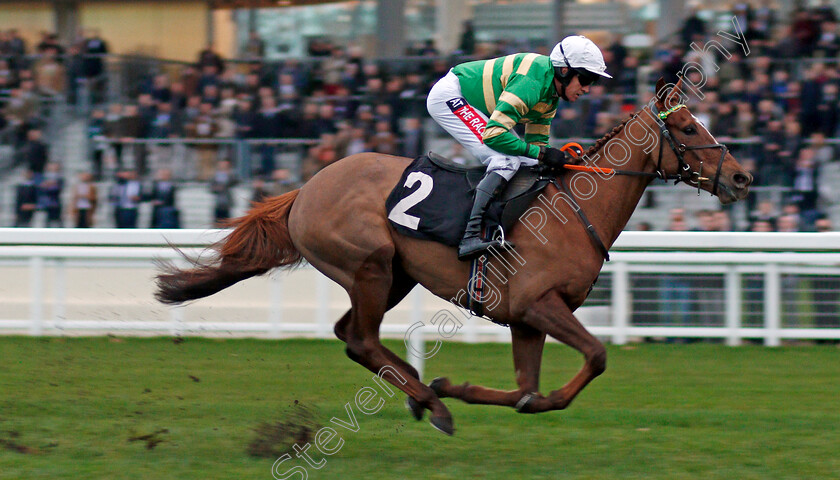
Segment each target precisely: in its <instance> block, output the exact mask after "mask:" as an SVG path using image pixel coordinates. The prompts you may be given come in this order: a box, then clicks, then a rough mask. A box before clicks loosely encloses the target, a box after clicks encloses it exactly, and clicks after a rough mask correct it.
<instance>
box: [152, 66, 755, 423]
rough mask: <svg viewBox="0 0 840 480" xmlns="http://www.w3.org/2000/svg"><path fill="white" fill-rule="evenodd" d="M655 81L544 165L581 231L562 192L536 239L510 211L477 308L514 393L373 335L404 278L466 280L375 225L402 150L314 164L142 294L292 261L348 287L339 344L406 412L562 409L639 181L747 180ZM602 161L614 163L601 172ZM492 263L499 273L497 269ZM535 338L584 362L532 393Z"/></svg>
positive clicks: (184, 296)
mask: <svg viewBox="0 0 840 480" xmlns="http://www.w3.org/2000/svg"><path fill="white" fill-rule="evenodd" d="M656 91H657V94H656V96H655V97H654V98H653V99H652V101H651V103H650V104H649V105H647V106H645V107H644V108H642V109H641V110H640V111H639V112H637V113H636V114H635V115H633V116H632V117H631V118H630V119H628V120H626V121H625V122H624V123H622V124H621V125H619V126H618V127H616V128H615V129H613V131H612V132H611V133H609V134H607V135H606V136H605V137H604V138H602V139H600V140H599V141H598V142H596V144H595V145H594V146H593V147H592V148H590V149H589V151H588V152H587V154H586V155H585V156H584V159H585V160H586V161H587V162H588V165H589V166H588V167H583V170H589V171H586V172H578V173H574V175H573V176H572V174H571V172H568V173H566V174H565V175H563V174H559V173H558V174H557V175H556V179H555V183H553V184H549V185H548V186H547V187H546V189H545V190H544V191H543V195H544V196H546V197H549V198H555V196H556V195H557V194H558V192H560V190H559V189H558V188H557V187H558V186H561V185H572V190H573V191H574V190H575V188H574V184H575V183H576V177H580V176H583V177H586V180H585V181H583V183H586V184H587V185H590V187H589V188H590V190H591V192H584V194H581V193H580V192H578V194H577V197H576V198H577V203H578V205H579V206H580V208H581V209H582V210H583V211H585V212H586V215H587V216H588V219H589V221H590V223H591V225H593V226H594V231H595V233H594V234H590V233H588V232H587V229H585V228H584V227H583V226H582V224H581V223H580V222H578V221H577V220H575V219H574V217H575V212H574V210H573V209H572V207H570V206H569V204H568V203H567V202H553V205H554V207H555V208H556V209H557V213H559V214H562V216H564V217H566V218H570V219H571V221H568V222H552V221H549V222H547V223H546V224H545V225H544V226H543V227H542V229H541V231H540V233H541V236H542V238H539V237H540V236H538V235H535V234H534V233H533V232H532V231H530V230H529V229H528V228H526V226H523V224H522V222H517V224H516V225H515V226H514V227H513V228H512V229H511V230H510V231H509V232H508V235H507V236H508V238H509V239H510V240H511V241H512V242H513V243H514V244H515V245H516V252H517V254H518V256H520V257H521V258H523V259H524V260H525V261H526V263H525V265H524V266H522V267H521V268H520V269H519V270H518V272H517V273H516V274H515V275H509V276H508V278H506V282H505V283H503V284H500V285H499V291H498V292H497V293H498V299H499V302H498V304H497V305H495V307H494V308H493V309H492V311H490V312H488V313H487V316H489V317H490V318H492V319H493V320H494V321H497V322H500V323H505V324H508V325H510V330H511V338H512V350H513V361H514V367H515V370H516V383H517V385H518V388H516V389H515V390H507V391H506V390H496V389H491V388H487V387H482V386H479V385H470V384H468V383H465V384H461V385H456V384H453V383H450V382H449V381H448V380H447V379H445V378H441V379H436V380H435V381H433V382H432V384H431V385H429V386H427V385H425V384H423V383H422V382H421V381H420V380H419V378H418V377H419V376H418V374H417V371H416V370H415V369H414V368H413V367H411V366H410V365H409V364H408V363H407V362H405V361H404V360H402V359H401V358H400V357H398V356H397V355H396V354H395V353H393V352H392V351H390V350H389V349H387V348H385V347H384V346H383V345H382V343H380V338H379V326H380V324H381V322H382V318H383V315H384V314H385V312H386V311H388V310H389V309H390V308H392V307H393V306H394V305H396V304H397V303H399V302H400V300H401V299H403V298H404V297H405V296H406V295H407V294H408V292H409V291H411V289H412V288H414V286H415V285H417V284H418V283H419V284H420V285H422V286H424V287H425V288H427V289H429V290H430V291H431V292H432V293H434V294H435V295H438V296H440V297H442V298H444V299H451V298H456V297H458V298H461V297H462V296H461V295H459V294H458V293H459V292H460V291H461V290H462V289H463V288H464V287H465V286H466V285H467V282H468V277H469V264H468V263H467V262H462V261H459V260H458V258H457V255H456V251H455V249H454V248H451V247H447V246H445V245H442V244H439V243H435V242H430V241H425V240H420V239H416V238H411V237H408V236H404V235H400V234H398V233H397V232H396V231H395V230H394V228H393V227H392V226H391V225H390V224H389V221H388V219H387V212H386V211H385V200H386V198H387V197H388V195H389V193H390V192H391V189H392V188H393V187H394V186H395V185H396V184H397V182H398V181H399V180H400V176H401V175H402V173H403V170H404V169H405V168H406V166H407V165H408V164H409V163H410V162H411V159H408V158H400V157H393V156H388V155H383V154H377V153H362V154H357V155H352V156H350V157H347V158H344V159H342V160H340V161H338V162H335V163H334V164H332V165H330V166H328V167H326V168H324V169H323V170H321V171H320V172H318V174H317V175H315V176H314V177H313V178H312V179H311V180H310V181H309V182H308V183H306V185H304V186H303V188H301V189H300V190H296V191H293V192H290V193H287V194H285V195H281V196H279V197H275V198H271V199H268V200H265V201H263V202H262V203H259V204H257V205H255V206H254V207H253V208H252V209H251V210H250V211H249V213H248V214H246V215H245V216H243V217H241V218H238V219H236V220H234V221H233V222H232V226H233V227H234V229H233V231H232V232H231V233H230V234H229V235H228V236H227V237H226V238H225V239H224V240H222V241H220V242H219V243H218V244H217V245H215V250H216V252H217V255H216V256H215V257H214V258H213V259H212V260H210V261H205V262H203V263H201V264H198V263H196V264H195V265H194V266H193V267H192V268H187V269H178V268H176V267H174V266H173V265H167V266H166V267H165V271H163V272H162V273H160V274H159V276H158V291H157V294H156V296H157V298H158V299H159V300H160V301H162V302H164V303H169V304H178V303H181V302H185V301H189V300H193V299H197V298H201V297H205V296H207V295H211V294H213V293H215V292H218V291H219V290H222V289H223V288H226V287H228V286H230V285H233V284H234V283H236V282H238V281H240V280H243V279H246V278H249V277H252V276H255V275H261V274H264V273H266V272H268V271H270V270H272V269H275V268H278V267H289V266H292V265H295V264H297V263H298V262H300V261H302V260H303V259H305V260H306V261H308V262H309V263H310V264H311V265H312V266H314V267H315V268H316V269H318V270H320V271H321V272H323V273H324V274H325V275H326V276H327V277H329V278H331V279H332V280H334V281H335V282H337V283H338V284H339V285H341V286H342V287H344V289H345V290H346V291H347V293H348V294H349V296H350V301H351V308H350V310H349V311H348V312H346V313H345V314H344V316H342V317H341V319H339V320H338V322H337V323H336V325H335V329H334V330H335V334H336V336H337V337H338V338H339V339H341V340H342V341H344V342H346V344H347V346H346V351H347V355H348V356H349V357H350V358H351V359H353V360H354V361H356V362H358V363H360V364H361V365H363V366H365V367H366V368H368V369H370V370H371V371H373V372H383V371H384V370H383V368H386V367H388V368H389V370H390V372H391V374H390V375H387V376H384V378H385V379H386V380H388V381H389V382H391V383H393V384H394V385H395V386H396V387H398V388H399V389H401V390H402V391H404V392H405V393H406V394H407V395H408V396H409V399H408V403H409V407H410V408H411V409H412V413H413V414H414V415H415V417H416V418H418V419H420V418H422V415H423V409H424V408H425V409H429V410H430V411H431V423H432V425H433V426H435V427H436V428H438V429H439V430H441V431H443V432H444V433H448V434H452V433H453V432H454V427H453V422H452V417H451V414H450V413H449V411H448V410H447V408H446V406H445V405H444V404H443V402H441V400H440V399H441V398H444V397H453V398H458V399H461V400H463V401H465V402H468V403H479V404H490V405H505V406H509V407H516V409H517V410H518V411H519V412H522V413H537V412H545V411H549V410H558V409H564V408H566V407H567V406H568V405H569V403H571V401H572V400H573V399H574V398H575V396H576V395H577V394H578V393H579V392H580V391H581V390H582V389H583V388H584V387H585V386H586V385H587V384H588V383H589V382H590V381H592V379H594V378H595V377H596V376H598V375H600V374H601V373H602V372H603V371H604V369H605V367H606V351H605V349H604V346H603V345H602V344H601V343H600V342H599V341H598V340H597V339H596V338H595V337H593V336H592V335H591V334H590V333H589V332H588V331H587V330H586V329H585V328H584V327H583V326H582V325H581V324H580V322H579V321H578V320H577V319H576V318H575V316H574V314H573V312H574V311H575V309H577V308H578V307H579V306H580V305H581V304H582V303H583V302H584V300H585V299H586V297H587V295H588V293H589V290H590V286H591V285H592V284H593V282H594V281H595V279H596V278H597V277H598V274H599V272H600V271H601V267H602V265H603V262H604V255H605V253H606V249H609V247H610V246H611V245H612V244H613V242H615V240H616V238H617V237H618V235H619V234H620V233H621V231H622V229H623V228H624V226H625V225H626V223H627V221H628V220H629V218H630V215H631V214H632V213H633V211H634V210H635V208H636V204H637V203H638V202H639V199H640V198H641V196H642V193H643V192H644V190H645V188H646V187H647V185H648V184H649V183H650V182H651V181H652V180H653V179H654V178H657V177H659V178H671V179H676V180H677V181H680V180H682V181H685V182H686V183H689V184H691V185H693V186H695V187H696V188H698V189H704V190H706V191H709V192H710V193H712V194H713V195H717V196H718V198H719V200H720V202H721V203H724V204H726V203H730V202H733V201H736V200H740V199H743V198H744V197H745V196H746V195H747V192H748V190H749V185H750V182H751V181H752V177H751V176H750V174H749V173H747V172H746V171H745V170H744V169H743V168H742V167H741V166H740V165H739V164H738V163H737V162H736V161H735V159H734V158H733V157H732V156H731V155H730V154H729V153H728V151H727V149H726V147H725V146H723V145H721V144H718V143H717V142H716V141H714V139H713V137H712V136H711V134H710V133H709V132H708V130H707V129H706V127H705V126H703V124H702V123H700V122H699V121H698V120H697V119H696V118H695V117H694V116H693V115H692V114H691V113H690V112H689V110H688V109H687V108H685V106H684V105H681V104H679V100H680V97H681V95H682V94H681V93H680V92H679V83H678V84H677V85H676V86H675V87H674V88H671V89H670V90H669V89H667V88H666V87H665V85H664V82H663V81H662V80H661V79H660V81H659V83H657V88H656ZM621 152H624V153H621ZM617 156H618V157H619V158H618V159H617V158H616V157H617ZM704 165H706V170H705V171H704V167H703V166H704ZM616 166H621V168H623V169H624V170H623V171H619V170H612V168H613V167H616ZM593 167H594V168H593ZM593 170H594V171H593ZM709 172H711V173H709ZM608 173H609V174H608ZM703 175H709V177H704V176H703ZM712 176H713V177H712ZM563 188H568V187H563ZM537 204H539V202H538V201H537V200H535V201H534V205H537ZM543 205H544V204H543ZM552 218H553V217H551V216H549V220H551V219H552ZM558 218H559V217H558ZM599 243H601V244H602V245H600V246H599V245H598V244H599ZM602 247H606V249H603V248H602ZM501 255H502V256H509V255H511V253H502V254H501ZM489 261H490V262H491V263H494V262H499V261H500V258H491V259H490V260H489ZM496 270H497V271H498V272H502V274H505V269H504V268H498V269H496ZM463 301H464V302H466V301H467V299H466V298H463ZM461 306H463V307H466V305H465V304H462V305H461ZM546 335H550V336H551V337H553V338H555V339H557V340H558V341H560V342H563V343H565V344H567V345H569V346H571V347H572V348H574V349H576V350H578V351H580V352H581V353H582V354H583V358H584V364H583V368H582V369H581V370H580V371H579V372H578V373H577V374H576V375H575V376H574V377H573V378H572V379H571V380H570V381H569V382H568V383H566V384H565V385H564V386H563V387H562V388H560V389H557V390H554V391H552V392H551V393H549V394H548V395H545V396H544V395H541V394H540V393H538V392H539V375H540V363H541V360H542V352H543V346H544V343H545V339H546ZM400 377H401V378H400Z"/></svg>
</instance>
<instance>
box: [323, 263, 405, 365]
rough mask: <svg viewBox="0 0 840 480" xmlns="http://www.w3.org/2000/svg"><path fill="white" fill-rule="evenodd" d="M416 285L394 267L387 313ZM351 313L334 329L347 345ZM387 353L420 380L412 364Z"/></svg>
mask: <svg viewBox="0 0 840 480" xmlns="http://www.w3.org/2000/svg"><path fill="white" fill-rule="evenodd" d="M415 285H417V281H415V280H414V279H412V278H411V277H409V276H408V275H406V274H405V273H404V272H403V271H402V269H401V268H399V267H394V276H393V281H392V282H391V291H390V292H389V294H388V306H387V307H386V311H388V310H390V309H392V308H394V307H395V306H396V305H397V304H398V303H400V302H401V301H402V299H404V298H405V297H406V295H408V294H409V293H410V292H411V290H412V289H413V288H414V286H415ZM351 312H352V310H347V312H345V313H344V315H342V316H341V318H340V319H339V320H338V322H336V324H335V327H334V328H333V330H334V332H335V336H336V337H338V339H339V340H341V341H342V342H345V343H346V342H347V327H348V326H349V325H350V319H351V318H352V315H351ZM385 352H386V353H387V354H388V357H389V358H391V360H392V361H394V362H396V363H398V364H399V365H400V366H402V367H403V368H404V369H405V370H406V371H407V372H408V374H409V375H411V376H412V377H414V378H417V379H419V378H420V373H419V372H418V371H417V369H416V368H414V367H413V366H411V364H410V363H408V362H406V361H405V360H403V359H402V358H400V356H399V355H397V354H396V353H394V352H392V351H391V350H388V349H386V350H385Z"/></svg>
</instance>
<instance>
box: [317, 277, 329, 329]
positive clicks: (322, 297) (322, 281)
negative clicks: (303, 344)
mask: <svg viewBox="0 0 840 480" xmlns="http://www.w3.org/2000/svg"><path fill="white" fill-rule="evenodd" d="M317 275H318V280H317V281H316V285H315V290H316V292H317V296H318V312H317V314H316V321H317V322H318V327H317V328H318V336H319V337H321V338H327V337H329V334H330V279H328V278H327V277H326V275H324V274H323V273H320V272H319V273H318V274H317Z"/></svg>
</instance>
